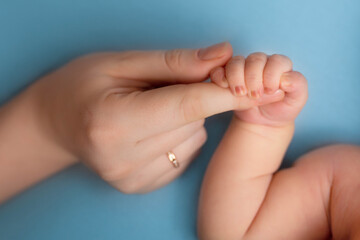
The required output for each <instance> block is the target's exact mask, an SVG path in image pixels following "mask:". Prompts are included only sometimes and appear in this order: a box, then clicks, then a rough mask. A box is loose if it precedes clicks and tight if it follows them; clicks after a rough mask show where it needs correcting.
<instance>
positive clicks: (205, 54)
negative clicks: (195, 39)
mask: <svg viewBox="0 0 360 240" xmlns="http://www.w3.org/2000/svg"><path fill="white" fill-rule="evenodd" d="M227 44H228V43H227V42H222V43H218V44H215V45H212V46H209V47H207V48H201V49H200V50H199V52H198V56H199V58H200V59H201V60H212V59H215V58H220V57H222V56H223V55H224V52H225V50H226V45H227Z"/></svg>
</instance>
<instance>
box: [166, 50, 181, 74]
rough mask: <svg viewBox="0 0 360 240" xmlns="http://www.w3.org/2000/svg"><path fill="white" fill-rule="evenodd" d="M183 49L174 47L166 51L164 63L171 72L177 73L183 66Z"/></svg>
mask: <svg viewBox="0 0 360 240" xmlns="http://www.w3.org/2000/svg"><path fill="white" fill-rule="evenodd" d="M181 58H182V50H181V49H172V50H168V51H165V52H164V63H165V65H166V66H167V68H168V69H169V71H170V72H173V73H177V72H178V69H180V68H181V66H182V61H181Z"/></svg>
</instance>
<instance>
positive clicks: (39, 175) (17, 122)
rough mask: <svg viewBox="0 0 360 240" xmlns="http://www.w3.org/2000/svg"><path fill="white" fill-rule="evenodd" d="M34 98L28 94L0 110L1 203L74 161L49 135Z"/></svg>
mask: <svg viewBox="0 0 360 240" xmlns="http://www.w3.org/2000/svg"><path fill="white" fill-rule="evenodd" d="M34 96H35V94H33V93H31V92H30V91H25V92H23V93H22V94H21V95H20V96H17V97H16V98H15V99H13V100H12V101H11V102H9V103H8V104H6V105H5V106H2V107H1V108H0V203H1V202H3V201H5V200H7V199H8V198H10V197H11V196H13V195H15V194H16V193H18V192H20V191H22V190H24V189H25V188H27V187H29V186H31V185H33V184H34V183H36V182H38V181H40V180H42V179H44V178H46V177H48V176H49V175H51V174H53V173H55V172H57V171H59V170H61V169H63V168H65V167H67V166H69V165H70V164H72V163H74V162H75V159H74V157H73V156H71V155H70V154H69V153H67V152H66V151H64V150H62V149H61V148H60V147H59V146H57V145H56V144H54V142H53V141H51V139H49V138H48V136H47V135H46V133H45V131H44V129H43V123H42V122H41V121H40V118H39V114H38V112H37V111H36V107H35V105H34Z"/></svg>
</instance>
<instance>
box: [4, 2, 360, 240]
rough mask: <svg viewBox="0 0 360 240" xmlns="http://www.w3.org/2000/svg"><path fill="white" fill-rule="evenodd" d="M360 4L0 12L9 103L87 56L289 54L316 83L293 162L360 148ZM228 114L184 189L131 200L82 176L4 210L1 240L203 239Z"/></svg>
mask: <svg viewBox="0 0 360 240" xmlns="http://www.w3.org/2000/svg"><path fill="white" fill-rule="evenodd" d="M359 23H360V1H357V0H352V1H351V0H342V1H329V0H323V1H314V0H311V1H310V0H302V1H289V0H276V1H266V0H263V1H260V0H251V1H250V0H249V1H230V0H223V1H214V0H200V1H190V0H187V1H186V0H183V1H170V0H152V1H145V0H142V1H140V0H138V1H121V0H116V1H115V0H111V1H104V0H102V1H100V0H86V1H85V0H61V1H48V0H34V1H25V0H22V1H20V0H12V1H10V0H2V1H1V3H0V31H1V35H0V36H1V37H0V102H4V101H6V100H8V99H9V98H11V97H12V96H13V95H14V94H16V93H17V92H19V91H20V90H21V89H23V88H24V87H25V86H26V85H27V84H30V83H31V82H33V81H34V80H36V79H37V78H38V77H40V76H42V75H44V74H46V73H47V72H49V71H51V70H53V69H55V68H57V67H59V66H61V65H62V64H64V63H65V62H67V61H69V60H71V59H73V58H75V57H77V56H79V55H81V54H85V53H89V52H93V51H102V50H125V49H161V48H162V49H168V48H180V47H191V48H196V47H202V46H206V45H210V44H213V43H216V42H220V41H224V40H228V41H230V42H231V43H232V45H233V47H234V51H235V54H243V55H247V54H249V53H250V52H253V51H265V52H266V53H268V54H271V53H275V52H276V53H282V54H285V55H288V56H290V57H291V58H292V60H293V61H294V68H295V69H296V70H299V71H301V72H302V73H304V75H305V76H306V77H307V78H308V80H309V91H310V97H309V101H308V103H307V105H306V107H305V109H304V110H303V112H302V113H301V115H300V117H299V118H298V119H297V129H296V134H295V137H294V140H293V143H292V144H291V146H290V149H289V152H288V154H287V156H286V160H285V165H289V164H290V163H291V162H292V161H294V160H295V159H296V157H298V156H299V155H300V154H302V153H304V152H306V151H308V150H310V149H312V148H314V147H318V146H321V145H324V144H328V143H332V142H349V143H357V144H360V108H359V103H360V94H359V92H360V78H359V76H360V60H359V56H360V27H359ZM228 120H229V114H223V115H220V116H215V117H212V118H210V119H208V121H207V123H206V126H207V129H208V132H209V140H208V142H207V143H206V145H205V147H204V148H203V152H202V154H201V155H200V157H199V158H198V159H197V160H196V161H195V162H194V164H193V165H192V166H191V167H190V168H189V169H188V171H187V172H186V173H185V174H184V175H183V176H182V177H180V178H179V179H178V180H176V181H175V182H173V183H172V184H170V185H168V186H167V187H165V188H163V189H160V190H158V191H155V192H153V193H151V194H148V195H132V196H127V195H123V194H121V193H119V192H117V191H116V190H114V189H112V188H111V187H109V186H108V185H107V184H106V183H104V182H103V181H101V180H100V179H99V178H98V177H97V176H95V175H94V174H93V173H92V172H90V171H88V170H87V169H86V168H85V167H83V166H80V165H76V166H73V167H71V168H69V169H67V170H65V171H63V172H60V173H58V174H57V175H55V176H54V177H51V178H50V179H48V180H46V181H44V182H42V183H40V184H38V185H37V186H35V187H33V188H31V189H29V190H28V191H26V192H24V193H22V194H21V195H19V196H17V197H15V198H13V199H12V200H11V201H9V202H7V203H5V204H4V205H2V206H0V239H37V240H40V239H89V240H91V239H157V240H158V239H167V240H168V239H174V240H176V239H181V240H184V239H190V240H191V239H196V234H195V231H196V230H195V223H196V211H197V200H198V193H199V189H200V184H201V180H202V177H203V174H204V171H205V169H206V165H207V163H208V161H209V159H210V157H211V154H212V153H213V151H214V149H215V147H216V145H217V144H218V142H219V141H220V139H221V135H222V134H223V132H224V130H225V128H226V124H227V123H228Z"/></svg>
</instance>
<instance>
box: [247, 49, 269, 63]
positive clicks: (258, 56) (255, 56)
mask: <svg viewBox="0 0 360 240" xmlns="http://www.w3.org/2000/svg"><path fill="white" fill-rule="evenodd" d="M266 59H267V55H266V54H265V53H262V52H255V53H252V54H250V55H249V56H248V57H247V58H246V61H247V62H252V63H258V62H260V63H263V62H265V61H266Z"/></svg>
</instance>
